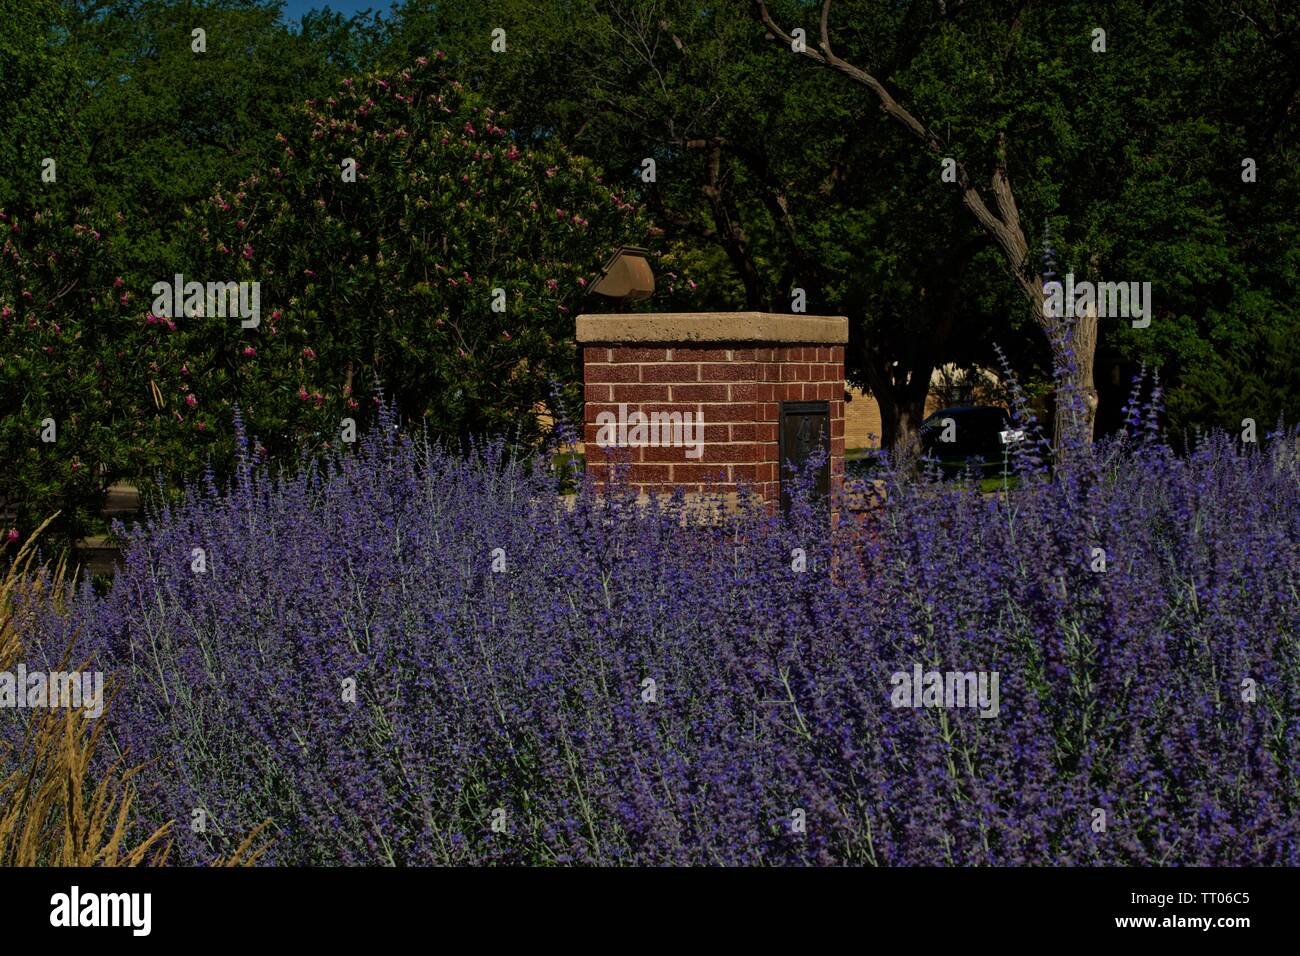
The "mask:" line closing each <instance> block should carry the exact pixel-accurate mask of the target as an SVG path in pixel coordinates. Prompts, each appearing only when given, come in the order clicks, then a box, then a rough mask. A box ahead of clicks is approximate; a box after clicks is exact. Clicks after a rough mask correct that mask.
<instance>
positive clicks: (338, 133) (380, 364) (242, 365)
mask: <svg viewBox="0 0 1300 956" xmlns="http://www.w3.org/2000/svg"><path fill="white" fill-rule="evenodd" d="M350 161H351V162H350ZM352 162H355V177H354V181H346V180H352V179H353V176H352V174H351V168H352ZM555 210H562V211H564V215H562V216H557V215H555V212H554V211H555ZM579 213H580V214H579ZM192 224H193V228H194V240H195V242H196V243H197V246H196V249H195V255H194V258H195V260H196V262H200V263H202V265H203V270H204V272H205V276H204V278H219V279H221V280H224V281H232V280H238V281H257V282H260V283H261V309H262V323H261V325H260V327H258V328H256V329H241V328H240V326H239V323H238V322H236V321H224V320H207V321H205V322H203V323H201V325H196V326H195V327H193V328H192V329H191V330H190V332H189V338H188V341H189V343H190V345H191V351H190V353H189V354H190V356H192V359H191V361H190V366H191V368H193V369H195V376H196V387H195V393H196V394H197V395H198V398H199V400H200V402H201V403H202V407H204V408H208V409H211V410H212V412H213V418H214V420H217V421H223V422H224V421H229V420H230V414H229V406H232V405H234V404H236V403H238V404H239V405H240V409H241V413H242V414H243V416H244V417H245V419H246V420H247V421H248V422H249V426H250V428H251V429H252V430H253V431H255V432H256V433H257V434H258V435H259V436H262V440H263V441H264V442H265V443H266V446H267V448H268V449H269V450H270V453H271V454H272V455H273V456H275V455H279V454H286V455H288V454H292V453H295V452H296V450H298V449H300V448H302V447H304V446H307V447H312V446H316V447H320V446H323V445H325V444H328V443H329V442H330V441H332V440H334V439H336V438H337V437H338V435H339V427H340V422H341V420H342V419H343V418H346V417H351V418H354V419H356V420H357V421H358V423H360V421H361V419H362V418H363V417H368V416H371V415H373V413H374V410H375V408H376V405H375V403H374V402H373V401H371V400H370V399H369V396H371V395H373V394H374V393H375V391H376V389H382V390H383V391H384V392H385V393H386V394H387V395H389V396H391V397H392V399H393V400H394V401H395V403H396V405H397V407H398V409H399V412H400V413H401V414H402V415H403V416H404V417H406V418H408V419H416V420H421V421H422V422H423V424H424V425H427V426H428V427H429V429H430V431H431V433H433V434H434V435H435V436H438V437H443V438H446V437H455V438H458V439H459V438H464V437H467V436H469V435H472V434H480V433H501V432H506V433H510V434H512V435H516V436H519V437H520V438H521V439H522V440H524V441H525V442H527V441H529V440H531V439H534V438H537V437H539V434H538V433H539V431H540V426H539V424H538V421H537V416H536V414H535V409H536V407H537V406H538V405H539V404H540V403H543V402H546V401H547V400H548V399H549V397H550V394H551V382H552V381H555V382H559V383H561V384H562V387H563V389H564V391H565V393H566V394H565V398H566V399H567V400H568V401H569V402H571V403H576V400H577V398H578V383H579V380H580V376H579V374H578V367H577V361H576V358H577V356H576V350H575V349H574V347H573V344H572V340H573V319H574V316H575V315H576V314H577V313H578V312H579V311H581V309H582V303H583V298H584V296H585V294H586V291H585V290H586V287H587V286H588V285H589V283H590V282H591V281H592V280H593V279H594V278H595V277H596V276H597V275H598V274H599V269H600V266H601V265H602V264H603V263H604V261H605V260H606V259H607V258H608V257H609V255H610V254H611V252H612V251H613V249H614V247H616V246H617V245H619V244H621V243H637V244H645V243H646V241H647V239H648V237H649V235H650V232H649V224H648V222H647V220H646V218H645V217H644V215H643V214H642V213H641V212H639V211H638V210H637V209H636V208H635V207H634V206H633V205H632V204H631V203H630V202H628V201H627V200H626V199H625V198H624V197H623V196H621V195H619V194H618V193H617V192H615V191H614V190H612V189H610V188H608V187H606V186H605V185H602V183H601V182H600V180H599V177H598V176H597V174H596V170H594V169H593V168H592V167H591V166H590V164H588V163H587V162H585V161H583V160H581V159H578V158H575V157H573V156H570V155H568V154H566V153H565V152H564V151H563V150H562V148H561V147H559V146H558V145H556V144H542V145H537V144H528V143H521V142H517V141H516V140H515V139H514V137H513V136H512V134H511V133H510V132H509V130H508V128H507V122H506V119H505V117H504V116H502V115H501V114H499V113H497V112H495V111H494V110H493V109H492V108H491V107H490V106H488V105H487V104H486V103H484V102H483V101H482V100H481V99H480V98H479V97H478V96H477V95H475V94H473V93H472V92H471V91H470V90H468V89H467V88H465V87H464V86H463V85H462V84H460V83H459V82H457V81H455V80H454V79H452V78H450V77H449V76H448V75H447V74H446V73H445V72H444V70H443V68H442V66H441V64H440V63H438V62H436V61H435V62H433V63H429V62H428V61H426V62H424V63H423V64H422V63H419V62H418V61H417V63H416V64H415V65H414V66H413V67H412V68H411V69H407V70H403V71H401V72H399V73H394V74H389V75H386V76H366V77H357V78H353V79H350V80H348V81H347V82H345V83H344V84H343V85H342V86H341V88H340V89H339V91H338V93H337V94H336V95H335V96H331V97H329V98H328V99H326V100H324V101H311V102H308V104H307V105H306V107H305V109H304V110H303V111H302V112H301V114H299V116H298V117H297V121H296V122H295V123H294V124H293V126H292V128H290V129H287V130H285V131H284V132H283V133H282V134H281V135H280V136H278V137H277V146H276V153H275V155H273V156H272V157H270V158H269V159H268V160H267V163H266V165H265V168H264V169H263V170H262V171H261V172H260V173H258V174H255V175H253V176H251V177H250V178H249V179H248V180H247V181H244V182H240V183H238V184H237V185H236V186H235V187H233V188H220V189H218V190H217V191H216V192H215V193H214V195H213V196H212V198H211V200H210V202H208V203H207V204H205V205H204V206H203V207H202V208H200V209H197V210H195V211H194V215H193V220H192ZM239 250H242V252H241V251H239ZM494 290H501V291H500V292H497V291H494ZM254 349H255V350H256V351H255V352H253V351H252V350H254ZM238 355H242V356H244V360H243V361H238V362H232V361H230V357H231V356H238ZM254 355H255V358H254ZM358 394H360V395H363V396H367V398H366V400H365V401H359V400H358V399H357V398H356V396H357V395H358ZM286 398H287V399H288V400H285V399H286ZM218 409H223V410H224V414H222V415H220V416H218V415H217V414H216V412H217V410H218Z"/></svg>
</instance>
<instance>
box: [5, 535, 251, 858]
mask: <svg viewBox="0 0 1300 956" xmlns="http://www.w3.org/2000/svg"><path fill="white" fill-rule="evenodd" d="M53 520H54V518H53V517H51V518H50V519H49V520H47V521H46V522H45V524H42V525H41V527H40V528H38V529H37V530H36V531H35V532H34V533H33V534H32V535H31V536H30V537H29V538H28V539H27V540H26V541H25V542H24V543H23V544H22V545H21V546H20V547H19V549H18V553H17V555H16V557H15V558H14V561H13V563H12V564H11V565H10V567H9V570H8V572H7V573H6V575H5V577H4V579H3V581H0V671H7V670H10V669H12V668H13V667H14V666H16V665H17V663H18V661H19V660H20V658H21V655H22V641H21V638H20V634H19V633H18V630H19V629H18V626H17V622H16V621H15V619H14V599H15V598H16V597H18V596H19V595H20V594H21V595H23V596H24V597H38V596H42V592H44V594H43V596H44V598H45V599H46V600H50V601H53V602H54V605H55V607H56V608H57V609H61V604H60V602H61V595H62V594H63V591H64V589H63V583H64V575H65V571H66V564H65V562H64V561H60V562H59V563H58V564H57V565H56V566H55V567H54V568H53V569H52V570H51V569H49V568H41V569H38V571H37V572H36V573H33V570H32V568H31V564H32V560H33V558H34V556H35V542H36V539H37V537H38V536H39V535H40V533H41V531H43V530H44V529H45V527H46V526H47V525H48V524H49V523H50V521H53ZM61 666H62V667H65V668H66V666H67V659H66V658H65V661H64V664H63V665H61ZM107 706H111V699H110V700H109V701H107V702H106V707H107ZM105 726H106V725H105V723H104V721H103V719H102V715H101V717H100V718H97V719H92V718H88V717H86V716H85V714H84V713H83V712H82V711H80V710H74V709H73V708H70V707H69V708H50V709H48V710H45V711H41V712H39V713H38V714H36V715H35V716H34V717H33V718H32V721H31V726H30V727H29V729H28V731H27V734H26V738H25V739H24V741H23V742H22V743H21V744H20V745H18V746H15V747H5V746H4V745H3V744H0V866H140V865H142V864H143V865H147V866H161V865H164V864H165V863H166V862H167V857H168V854H169V853H170V851H171V845H172V843H171V839H170V836H169V834H170V831H171V828H172V823H173V821H170V820H169V821H168V822H167V823H165V824H163V825H162V826H160V827H159V828H158V829H156V830H155V831H154V832H153V833H152V834H150V835H149V836H147V837H145V838H144V839H143V840H142V841H141V842H139V843H136V844H135V845H130V843H129V840H128V836H129V834H130V833H131V832H132V831H133V830H134V828H135V827H134V824H135V817H134V814H133V812H132V811H133V805H134V801H135V784H134V780H135V778H136V777H137V776H138V775H139V774H140V773H141V771H142V770H144V767H143V766H134V767H127V766H126V764H125V763H124V761H123V760H122V759H118V760H116V761H114V762H113V763H112V764H111V765H110V766H109V767H108V768H107V769H106V770H105V771H103V773H102V774H100V775H99V777H98V779H96V778H95V772H94V770H93V769H92V765H93V764H94V761H95V754H96V753H97V751H98V748H99V746H100V745H101V734H102V732H103V729H104V727H105ZM269 823H270V821H269V820H268V821H266V822H265V823H263V824H261V825H260V826H258V827H256V828H255V829H254V830H253V831H252V832H250V833H249V835H248V837H247V838H246V839H245V840H244V842H243V843H242V844H241V845H240V846H239V848H238V849H236V850H235V852H234V853H232V854H231V855H230V857H228V858H227V859H225V860H220V861H218V862H217V864H216V865H218V866H251V865H253V864H254V863H256V862H257V860H258V859H259V858H260V857H261V856H262V855H263V854H264V853H265V852H266V850H267V849H268V848H269V843H264V844H263V845H262V846H260V847H259V848H257V849H254V848H253V844H254V843H256V842H257V841H258V839H259V837H260V836H261V835H262V832H263V831H264V830H265V829H266V827H267V825H268V824H269Z"/></svg>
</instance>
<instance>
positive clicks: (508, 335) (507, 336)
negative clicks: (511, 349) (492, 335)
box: [501, 332, 510, 342]
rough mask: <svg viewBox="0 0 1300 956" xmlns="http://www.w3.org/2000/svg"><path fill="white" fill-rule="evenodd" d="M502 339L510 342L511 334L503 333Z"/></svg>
mask: <svg viewBox="0 0 1300 956" xmlns="http://www.w3.org/2000/svg"><path fill="white" fill-rule="evenodd" d="M501 337H502V338H503V339H505V340H506V341H507V342H509V341H510V333H509V332H502V333H501Z"/></svg>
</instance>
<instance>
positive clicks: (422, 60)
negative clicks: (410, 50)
mask: <svg viewBox="0 0 1300 956" xmlns="http://www.w3.org/2000/svg"><path fill="white" fill-rule="evenodd" d="M415 62H416V63H417V64H418V65H420V66H428V65H429V58H428V57H427V56H417V57H416V58H415Z"/></svg>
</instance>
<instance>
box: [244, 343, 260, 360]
mask: <svg viewBox="0 0 1300 956" xmlns="http://www.w3.org/2000/svg"><path fill="white" fill-rule="evenodd" d="M244 358H257V349H255V348H253V347H252V346H251V345H247V346H245V347H244Z"/></svg>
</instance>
